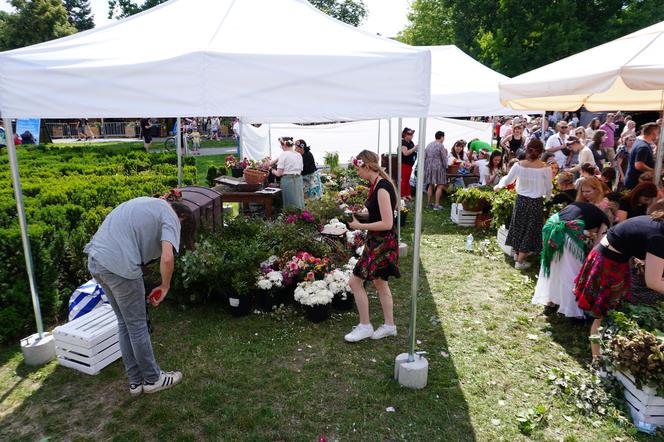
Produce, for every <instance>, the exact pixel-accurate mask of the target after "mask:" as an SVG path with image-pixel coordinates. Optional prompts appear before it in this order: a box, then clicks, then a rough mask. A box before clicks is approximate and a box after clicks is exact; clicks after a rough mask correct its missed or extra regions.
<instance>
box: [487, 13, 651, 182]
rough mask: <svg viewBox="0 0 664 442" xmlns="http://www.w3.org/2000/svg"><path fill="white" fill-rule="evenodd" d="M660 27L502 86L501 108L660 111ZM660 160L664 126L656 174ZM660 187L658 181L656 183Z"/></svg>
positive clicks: (539, 69)
mask: <svg viewBox="0 0 664 442" xmlns="http://www.w3.org/2000/svg"><path fill="white" fill-rule="evenodd" d="M663 34H664V22H660V23H657V24H655V25H652V26H649V27H647V28H644V29H641V30H640V31H637V32H634V33H632V34H629V35H626V36H624V37H621V38H619V39H617V40H614V41H611V42H609V43H605V44H603V45H600V46H597V47H595V48H592V49H588V50H587V51H583V52H581V53H579V54H576V55H572V56H571V57H567V58H564V59H562V60H559V61H556V62H555V63H551V64H548V65H546V66H543V67H541V68H538V69H535V70H533V71H530V72H527V73H525V74H522V75H519V76H518V77H514V78H513V79H511V80H509V81H506V82H504V83H501V84H500V97H501V102H502V103H503V104H504V105H510V106H512V107H514V108H515V109H533V108H540V109H549V110H561V111H562V110H569V111H573V110H577V109H579V108H580V107H581V106H585V107H586V109H588V110H590V111H602V110H615V109H620V110H654V111H657V110H658V111H662V112H664V35H663ZM663 159H664V125H662V128H661V131H660V136H659V148H658V149H657V160H656V163H655V164H656V175H657V176H661V172H662V160H663ZM656 183H657V186H658V187H660V186H661V179H658V180H656Z"/></svg>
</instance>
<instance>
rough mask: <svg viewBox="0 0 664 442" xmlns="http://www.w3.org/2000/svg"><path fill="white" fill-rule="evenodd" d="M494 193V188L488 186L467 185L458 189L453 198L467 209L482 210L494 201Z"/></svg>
mask: <svg viewBox="0 0 664 442" xmlns="http://www.w3.org/2000/svg"><path fill="white" fill-rule="evenodd" d="M494 195H495V194H494V192H493V189H491V188H490V187H488V186H480V187H466V188H463V189H459V190H457V191H456V192H455V193H454V197H453V198H454V201H455V202H456V203H458V204H463V206H464V209H466V210H482V209H484V208H485V207H488V206H489V205H490V204H491V203H492V202H493V198H494Z"/></svg>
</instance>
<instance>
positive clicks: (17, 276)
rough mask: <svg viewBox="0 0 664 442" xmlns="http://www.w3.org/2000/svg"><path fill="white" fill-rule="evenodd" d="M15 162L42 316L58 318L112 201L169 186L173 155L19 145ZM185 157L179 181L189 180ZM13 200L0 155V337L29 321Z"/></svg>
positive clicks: (173, 181) (173, 178) (173, 180)
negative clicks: (86, 245) (18, 171)
mask: <svg viewBox="0 0 664 442" xmlns="http://www.w3.org/2000/svg"><path fill="white" fill-rule="evenodd" d="M18 155H19V168H20V172H21V179H22V184H23V196H24V205H25V211H26V217H27V221H28V226H29V234H30V244H31V247H32V254H33V260H34V264H35V269H36V278H37V289H38V293H39V296H40V301H41V307H42V314H43V316H44V321H45V322H46V323H50V322H52V321H53V320H55V319H57V318H60V317H63V314H64V313H65V309H64V304H65V303H66V301H67V299H68V297H69V294H70V293H71V292H72V291H73V290H74V289H75V288H76V287H78V286H79V285H80V284H81V283H83V282H85V281H86V280H87V279H88V278H89V275H88V272H87V267H86V259H87V257H86V255H85V254H84V253H83V247H84V246H85V244H86V243H87V242H88V241H89V240H90V238H91V237H92V235H93V234H94V233H95V232H96V230H97V228H98V226H99V225H100V224H101V222H102V221H103V219H104V217H105V216H106V215H107V214H108V213H109V212H110V211H111V210H112V209H113V207H115V206H117V205H118V204H120V203H122V202H124V201H126V200H128V199H131V198H134V197H137V196H146V195H153V194H154V193H162V192H164V191H166V190H168V189H169V188H171V187H175V186H176V185H177V160H176V158H175V156H174V155H167V154H149V155H148V154H146V153H145V152H143V151H142V150H141V151H132V150H130V149H129V148H125V149H117V148H111V147H98V148H96V147H89V146H88V147H83V146H76V147H61V146H56V145H46V146H33V147H27V148H26V147H20V148H19V150H18ZM193 164H194V160H193V158H186V159H185V168H184V180H185V183H186V184H191V183H192V182H193V181H194V179H195V173H196V171H195V167H194V166H193ZM22 250H23V249H22V245H21V240H20V233H19V227H18V220H17V217H16V202H15V200H14V195H13V190H12V186H11V176H10V170H9V164H8V158H7V155H6V152H3V153H2V154H0V274H2V275H3V277H2V278H0V342H3V341H6V340H8V339H10V338H13V337H16V336H19V335H21V334H23V333H25V332H27V331H29V330H31V329H32V328H33V327H34V325H33V324H34V320H33V313H32V304H31V300H30V288H29V285H28V278H27V274H26V269H25V260H24V257H23V252H22Z"/></svg>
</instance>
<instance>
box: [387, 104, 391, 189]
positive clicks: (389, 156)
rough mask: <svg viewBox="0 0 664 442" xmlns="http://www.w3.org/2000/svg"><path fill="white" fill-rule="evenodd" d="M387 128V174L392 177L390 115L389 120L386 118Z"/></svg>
mask: <svg viewBox="0 0 664 442" xmlns="http://www.w3.org/2000/svg"><path fill="white" fill-rule="evenodd" d="M387 130H388V132H389V134H388V140H387V141H388V143H389V144H388V146H387V152H388V154H387V174H388V175H389V176H390V179H392V118H391V117H390V119H389V120H387Z"/></svg>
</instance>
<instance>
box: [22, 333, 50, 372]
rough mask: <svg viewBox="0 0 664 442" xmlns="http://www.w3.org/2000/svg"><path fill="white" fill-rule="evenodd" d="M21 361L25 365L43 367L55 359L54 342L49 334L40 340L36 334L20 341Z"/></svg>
mask: <svg viewBox="0 0 664 442" xmlns="http://www.w3.org/2000/svg"><path fill="white" fill-rule="evenodd" d="M21 351H22V352H23V360H24V361H25V363H26V364H27V365H44V364H46V363H47V362H49V361H51V360H53V359H55V340H54V339H53V335H52V334H50V333H44V334H43V336H42V337H41V338H40V337H39V334H38V333H35V334H34V335H30V336H28V337H27V338H23V339H21Z"/></svg>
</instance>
